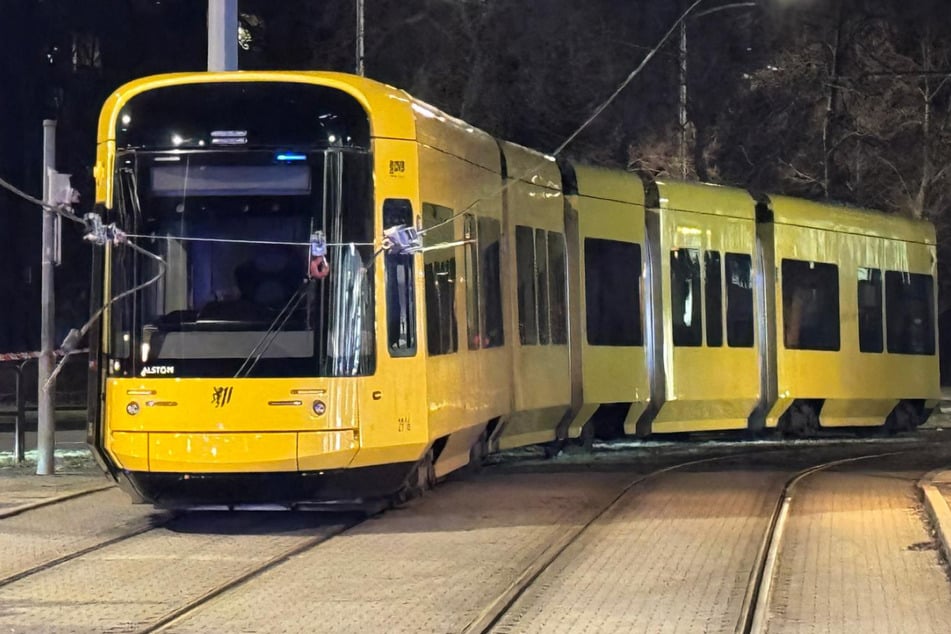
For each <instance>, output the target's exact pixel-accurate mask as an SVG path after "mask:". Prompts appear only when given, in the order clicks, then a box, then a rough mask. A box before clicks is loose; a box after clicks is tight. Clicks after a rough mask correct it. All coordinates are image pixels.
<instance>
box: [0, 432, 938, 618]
mask: <svg viewBox="0 0 951 634" xmlns="http://www.w3.org/2000/svg"><path fill="white" fill-rule="evenodd" d="M886 444H887V443H886ZM894 446H895V445H894V443H893V444H889V445H888V447H889V449H892V448H894ZM889 449H886V450H889ZM841 451H867V449H866V448H863V447H862V446H856V447H855V448H854V449H851V448H850V449H836V448H832V449H822V450H821V451H819V450H817V448H816V447H814V446H809V445H803V446H801V447H796V448H793V449H790V450H784V455H785V458H783V459H780V458H777V457H770V455H768V452H763V453H762V454H761V455H760V456H759V457H758V458H756V459H752V458H749V457H745V458H741V459H730V460H725V461H723V462H719V463H713V464H706V465H698V466H695V467H693V468H692V469H691V470H684V471H677V472H671V473H668V474H665V475H663V476H659V477H657V478H656V479H653V480H649V481H646V482H644V483H642V484H639V485H637V486H636V487H635V488H634V489H632V490H631V491H630V492H629V494H627V495H626V496H624V497H623V498H622V499H621V502H620V503H619V504H617V505H616V506H615V507H614V508H613V509H612V510H610V511H609V512H607V513H605V514H604V515H603V516H601V517H600V518H599V519H598V520H597V521H596V522H594V523H593V524H592V525H591V526H590V527H589V528H588V530H586V531H585V532H584V533H583V534H582V537H581V538H580V539H579V540H578V541H577V542H576V543H574V544H573V545H572V546H570V547H569V548H568V549H567V550H566V551H565V552H564V553H563V554H562V556H561V557H560V558H559V559H557V560H556V561H555V562H554V563H553V565H552V566H551V567H550V568H548V569H547V570H546V571H545V572H543V573H542V575H541V576H540V577H539V578H538V580H537V582H536V583H535V584H534V585H533V586H532V587H531V588H530V589H529V590H528V591H527V592H526V594H525V595H524V596H522V597H521V598H520V599H519V600H518V601H516V603H515V604H514V605H513V606H512V610H510V612H509V613H508V614H507V615H506V617H505V618H504V619H503V620H502V621H501V622H500V623H499V624H498V625H497V626H496V631H498V632H507V633H508V632H511V633H521V632H549V631H550V632H598V633H600V632H614V631H616V632H622V631H623V632H664V633H666V632H705V633H706V632H721V631H722V632H732V631H733V629H734V627H735V625H736V621H737V618H738V616H739V609H740V603H741V602H742V599H743V595H744V593H745V590H746V585H747V582H748V580H749V577H750V573H751V570H752V565H753V559H754V557H755V553H756V549H757V548H758V546H759V544H760V542H761V540H762V534H763V531H764V530H765V527H766V519H767V517H768V514H769V512H770V511H771V509H772V506H773V504H774V503H775V500H776V495H778V493H779V490H780V488H781V485H782V483H783V482H784V481H785V479H786V478H787V477H788V475H789V474H790V473H791V472H793V471H795V470H798V469H799V468H801V467H802V466H805V465H806V464H812V463H813V462H819V461H821V460H823V459H825V458H826V457H829V456H833V457H834V456H835V455H836V452H841ZM821 452H826V453H827V454H829V456H826V454H822V456H820V453H821ZM948 452H951V443H949V447H948ZM948 452H946V453H948ZM823 456H824V457H823ZM616 458H617V459H618V461H619V462H618V463H617V464H612V465H610V466H608V467H605V466H604V465H600V466H599V465H587V466H585V465H584V464H583V461H581V460H580V459H579V460H577V461H572V462H571V464H570V465H566V464H561V465H559V463H558V461H548V462H547V463H544V464H543V466H541V467H540V468H539V470H538V471H536V472H533V471H532V470H531V469H515V470H512V469H509V470H506V469H504V468H501V469H488V470H486V471H484V472H483V474H482V475H480V476H479V477H477V478H468V479H455V480H453V481H450V482H447V483H444V484H443V485H441V486H440V487H439V488H438V489H437V490H436V491H434V492H431V493H430V494H428V495H426V496H425V497H423V498H422V499H420V500H416V501H414V502H412V503H411V504H409V505H407V506H405V507H404V508H401V509H395V510H391V511H388V512H386V513H384V514H382V515H380V516H377V517H374V518H371V519H369V520H367V521H365V522H363V523H361V524H360V525H358V526H356V527H354V528H352V529H350V530H348V531H347V532H345V533H343V534H341V535H338V536H336V537H334V538H333V539H331V540H329V541H327V542H325V543H323V544H321V545H319V546H316V547H314V548H312V549H309V550H306V551H304V552H302V553H301V554H298V555H295V556H294V557H292V558H290V559H289V560H287V561H286V562H284V563H282V564H281V565H279V566H276V567H274V568H272V569H270V570H268V571H267V572H265V573H263V574H261V575H259V576H257V577H254V578H252V579H250V580H249V581H248V582H247V583H245V584H243V585H241V586H240V587H238V588H235V589H234V590H231V591H228V592H225V593H224V594H221V595H220V596H217V597H215V598H213V599H212V600H211V601H210V602H208V603H207V604H205V605H204V606H202V607H201V608H200V609H198V610H196V611H195V612H192V613H189V614H187V615H185V616H184V617H183V618H182V619H180V620H178V621H175V622H173V623H172V624H171V625H170V627H169V628H168V631H174V632H185V633H189V632H308V633H309V632H354V633H357V632H360V633H362V632H387V633H389V632H414V633H415V632H440V633H442V632H458V631H461V630H462V629H464V628H465V627H466V625H467V624H469V623H471V622H472V621H473V620H474V619H476V618H477V617H478V615H479V614H480V613H481V612H482V611H483V610H484V608H485V607H486V606H487V605H488V604H489V603H490V602H491V601H493V600H495V599H496V598H497V597H498V596H499V594H500V593H502V592H503V591H504V590H505V589H506V588H509V587H510V586H511V584H512V583H513V582H514V581H515V580H516V578H517V577H518V576H519V575H520V574H522V572H523V571H524V570H525V569H526V568H527V567H528V566H529V565H530V564H531V563H532V562H535V561H536V560H537V559H538V557H539V556H540V555H541V554H542V553H543V552H544V551H545V550H546V549H547V548H548V547H549V546H550V545H551V544H553V543H555V542H557V541H558V540H559V539H560V538H562V537H563V536H564V535H566V534H568V533H570V532H572V531H574V530H576V529H577V528H578V527H580V526H582V525H584V524H585V523H587V522H588V521H589V520H590V519H591V518H593V517H594V515H595V514H596V513H598V512H599V511H600V510H601V509H602V508H604V505H606V504H607V503H609V502H610V500H612V499H614V498H615V497H616V496H617V495H618V493H619V492H620V491H621V490H622V489H623V487H624V486H625V485H626V484H628V483H629V482H630V481H631V480H632V479H634V478H635V477H637V474H636V473H635V472H644V471H645V470H647V469H648V468H653V467H647V466H646V464H645V462H643V461H639V460H637V461H629V463H628V464H626V465H625V464H623V463H622V462H620V461H621V459H622V456H616ZM906 462H907V463H908V464H905V463H902V462H900V461H893V462H878V463H871V465H869V464H862V463H856V466H854V467H852V468H849V469H844V468H843V469H841V470H840V471H836V472H830V473H825V474H820V475H816V476H814V479H811V480H806V481H805V482H804V483H803V486H804V488H803V489H802V490H801V493H799V494H797V498H796V499H795V501H794V503H793V507H792V515H791V518H790V523H789V525H788V529H787V533H786V540H787V541H788V546H787V547H786V548H784V549H783V551H782V552H781V555H780V557H781V558H780V567H779V571H778V578H777V584H776V586H775V590H774V595H773V602H772V618H771V620H770V621H769V629H770V631H771V632H781V633H785V632H800V631H802V632H819V631H823V632H827V631H831V632H839V631H841V632H852V631H860V632H863V634H872V633H874V632H895V631H915V632H919V631H920V632H929V631H941V632H944V631H947V629H948V628H947V627H946V624H947V623H951V584H949V582H948V579H947V577H945V576H944V569H943V568H942V567H941V564H940V562H939V559H938V555H937V553H936V551H935V550H934V542H933V540H932V539H931V537H930V535H929V534H928V531H927V528H926V524H925V522H924V520H923V518H922V517H921V515H920V512H919V511H920V509H919V505H918V503H917V498H916V493H915V490H914V484H915V480H916V479H917V478H918V477H920V476H921V475H922V473H924V471H927V470H928V469H930V468H933V467H934V466H937V465H939V464H942V457H941V455H940V452H938V453H931V454H929V455H928V457H927V460H926V459H925V458H923V457H920V456H919V457H917V458H916V461H914V462H913V463H911V462H909V461H907V460H906ZM949 462H951V461H948V460H944V462H943V464H948V463H949ZM559 469H561V471H559ZM565 469H569V470H567V471H566V470H565ZM594 469H598V470H599V471H597V472H596V471H595V470H594ZM18 479H19V478H17V477H8V478H7V477H0V500H3V499H6V498H5V497H4V496H5V495H6V492H10V494H11V495H12V494H14V493H15V492H16V491H17V490H19V491H20V494H21V495H26V494H25V493H24V491H26V490H27V489H29V488H30V486H34V487H35V486H36V485H37V482H38V481H37V480H36V479H34V478H24V479H22V481H23V482H28V483H30V486H26V485H22V484H21V485H18V484H17V483H16V480H18ZM53 480H55V479H53ZM66 480H67V481H68V480H69V479H68V478H67V479H66ZM44 482H45V480H44ZM18 487H19V489H18ZM0 510H2V508H0ZM164 519H168V516H167V515H165V514H162V513H158V512H156V511H154V510H152V509H151V508H150V507H146V506H134V505H131V504H130V503H129V500H128V498H127V497H126V496H125V495H124V494H123V493H121V492H120V491H118V490H117V489H109V490H107V491H104V492H101V493H94V494H90V495H87V496H84V497H81V498H76V499H74V500H71V501H68V502H63V503H60V504H57V505H55V506H51V507H46V508H43V509H36V510H33V511H29V512H28V513H26V514H23V515H19V516H15V517H8V518H5V519H0V554H2V556H0V579H2V578H4V577H9V576H10V575H11V574H15V573H16V572H17V571H19V570H22V569H23V568H24V567H28V566H33V565H36V564H37V563H42V562H43V561H48V560H49V559H51V558H56V557H60V556H62V555H63V554H68V553H72V552H75V551H77V550H79V549H81V548H85V547H88V546H90V545H95V544H97V543H102V542H103V541H106V540H108V539H111V538H113V537H115V536H117V535H121V534H123V533H127V532H130V531H131V530H135V529H138V528H148V527H149V526H151V525H152V524H153V523H155V522H159V521H162V520H164ZM343 521H344V519H343V518H341V517H340V516H333V517H329V516H327V515H323V514H319V513H291V512H285V513H191V514H186V515H184V516H182V517H178V518H174V519H171V521H170V522H169V523H168V524H167V525H165V526H163V527H159V528H156V529H154V530H151V531H149V532H147V533H144V534H142V535H138V536H135V537H131V538H129V539H127V540H124V541H121V542H118V543H114V544H111V545H108V546H105V547H103V548H101V549H98V550H95V551H93V552H89V553H87V554H85V555H82V556H79V557H77V558H76V559H73V560H71V561H68V562H66V563H63V564H61V565H58V566H56V567H54V568H51V569H49V570H45V571H42V572H38V573H36V574H33V575H31V576H29V577H26V578H24V579H21V580H19V581H16V582H14V583H11V584H8V585H6V586H2V587H0V632H10V633H18V632H44V633H45V632H53V633H58V632H80V633H84V634H85V633H90V634H91V633H93V632H96V633H99V632H105V631H109V632H123V631H137V630H140V629H142V628H143V627H146V626H148V625H149V624H151V623H154V622H156V620H158V619H162V618H164V617H166V616H168V615H170V614H173V613H175V612H176V611H177V610H178V609H180V608H181V607H182V606H184V605H186V604H187V603H188V602H190V601H194V600H196V599H199V598H200V597H203V596H206V595H207V594H208V593H209V592H210V591H212V590H213V589H215V588H216V587H218V586H220V585H221V584H223V583H227V582H229V581H232V580H234V579H236V578H238V577H240V576H241V575H244V574H246V573H248V572H249V571H252V570H254V569H256V568H258V567H260V566H261V565H262V564H264V563H265V562H267V561H269V560H271V559H272V558H274V557H277V556H279V555H281V554H282V553H285V552H287V551H288V550H289V549H291V548H293V547H295V546H299V545H302V544H306V543H308V542H309V540H312V539H314V538H316V537H319V536H321V535H327V534H330V533H332V532H335V531H336V530H339V526H340V524H341V522H343ZM97 540H98V541H97ZM163 631H165V630H163Z"/></svg>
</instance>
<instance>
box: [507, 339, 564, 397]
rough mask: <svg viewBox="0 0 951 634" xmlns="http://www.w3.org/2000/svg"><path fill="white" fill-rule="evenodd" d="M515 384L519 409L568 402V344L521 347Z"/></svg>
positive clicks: (517, 358) (517, 360) (516, 367)
mask: <svg viewBox="0 0 951 634" xmlns="http://www.w3.org/2000/svg"><path fill="white" fill-rule="evenodd" d="M516 336H517V335H516ZM515 384H516V387H515V389H516V394H517V396H516V398H517V405H516V409H518V410H528V409H537V408H544V407H550V406H553V405H568V403H569V401H570V399H571V377H570V376H569V375H568V346H521V347H520V351H519V354H518V355H517V357H516V365H515Z"/></svg>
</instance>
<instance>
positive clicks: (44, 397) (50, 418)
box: [36, 119, 56, 475]
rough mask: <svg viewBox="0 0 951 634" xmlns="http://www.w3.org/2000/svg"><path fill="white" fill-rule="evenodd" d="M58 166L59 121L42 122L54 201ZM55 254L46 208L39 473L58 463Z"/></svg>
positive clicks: (46, 196) (46, 191)
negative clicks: (52, 378) (54, 172)
mask: <svg viewBox="0 0 951 634" xmlns="http://www.w3.org/2000/svg"><path fill="white" fill-rule="evenodd" d="M55 169H56V121H53V120H51V119H45V120H44V121H43V200H44V201H45V202H46V203H47V204H52V196H51V192H50V189H51V188H50V180H51V178H50V172H51V171H52V170H55ZM55 257H56V230H55V218H54V213H53V212H51V211H48V210H46V209H44V210H43V245H42V266H41V281H40V284H41V286H40V294H41V296H42V299H41V316H40V358H39V369H38V378H37V386H38V387H37V394H36V405H37V427H36V475H53V473H55V471H56V464H55V461H54V458H53V449H54V447H55V445H56V410H55V408H54V400H55V394H56V391H55V390H56V387H55V385H51V386H50V388H49V390H46V389H44V388H45V387H46V381H47V380H48V379H49V376H50V374H51V373H52V371H53V367H54V366H55V365H56V358H55V356H54V346H55V345H56V344H55V343H54V341H53V338H54V337H55V336H56V335H55V328H54V315H55V311H56V306H55V302H54V296H53V293H54V288H53V266H54V263H55Z"/></svg>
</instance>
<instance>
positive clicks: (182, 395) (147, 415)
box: [106, 379, 359, 432]
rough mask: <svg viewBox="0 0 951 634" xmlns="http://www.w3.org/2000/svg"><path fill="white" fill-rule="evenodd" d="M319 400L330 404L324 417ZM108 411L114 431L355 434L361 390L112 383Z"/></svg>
mask: <svg viewBox="0 0 951 634" xmlns="http://www.w3.org/2000/svg"><path fill="white" fill-rule="evenodd" d="M218 390H230V391H226V392H217V391H218ZM216 393H218V394H220V396H219V397H218V399H217V400H216V398H215V395H216ZM315 400H320V401H323V402H324V404H325V405H326V410H327V411H326V413H324V414H323V415H321V416H318V415H316V414H314V411H313V402H314V401H315ZM130 403H136V404H137V406H138V412H137V413H136V414H135V415H130V414H129V413H128V412H127V406H128V405H129V404H130ZM106 408H107V409H108V410H109V411H110V413H111V415H110V418H109V426H110V429H111V430H113V431H120V430H121V431H160V432H239V431H305V430H317V429H351V428H355V427H357V426H358V416H357V412H358V408H359V391H358V380H357V379H109V381H108V382H107V384H106Z"/></svg>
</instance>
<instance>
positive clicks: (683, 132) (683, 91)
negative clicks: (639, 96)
mask: <svg viewBox="0 0 951 634" xmlns="http://www.w3.org/2000/svg"><path fill="white" fill-rule="evenodd" d="M679 115H680V116H679V117H678V119H679V122H680V171H681V176H682V177H683V179H684V180H686V179H687V21H686V20H684V21H683V22H681V23H680V113H679Z"/></svg>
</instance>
